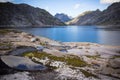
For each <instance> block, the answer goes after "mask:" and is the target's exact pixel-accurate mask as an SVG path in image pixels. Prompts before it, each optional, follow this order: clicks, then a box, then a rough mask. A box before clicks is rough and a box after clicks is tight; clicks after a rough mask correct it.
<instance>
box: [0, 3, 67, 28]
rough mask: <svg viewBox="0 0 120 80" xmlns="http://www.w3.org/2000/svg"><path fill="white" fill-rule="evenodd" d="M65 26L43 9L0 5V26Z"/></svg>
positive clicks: (28, 6) (19, 5) (7, 4)
mask: <svg viewBox="0 0 120 80" xmlns="http://www.w3.org/2000/svg"><path fill="white" fill-rule="evenodd" d="M3 25H4V26H6V25H8V26H10V25H12V26H33V25H35V26H46V25H65V24H64V23H63V22H61V21H60V20H58V19H57V18H54V17H53V16H52V15H51V14H50V13H49V12H47V11H46V10H44V9H40V8H35V7H32V6H30V5H28V4H14V3H11V2H6V3H0V26H3Z"/></svg>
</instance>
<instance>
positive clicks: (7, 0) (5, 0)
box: [0, 0, 13, 2]
mask: <svg viewBox="0 0 120 80" xmlns="http://www.w3.org/2000/svg"><path fill="white" fill-rule="evenodd" d="M11 1H13V0H0V2H11Z"/></svg>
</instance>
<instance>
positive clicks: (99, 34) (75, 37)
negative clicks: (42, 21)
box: [19, 26, 120, 45]
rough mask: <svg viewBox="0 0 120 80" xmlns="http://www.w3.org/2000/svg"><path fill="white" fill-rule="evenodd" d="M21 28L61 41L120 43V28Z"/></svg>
mask: <svg viewBox="0 0 120 80" xmlns="http://www.w3.org/2000/svg"><path fill="white" fill-rule="evenodd" d="M19 29H20V30H22V31H25V32H29V33H32V34H33V35H37V36H43V37H47V38H50V39H53V40H57V41H61V42H93V43H100V44H106V45H120V29H98V28H97V26H67V27H66V26H60V27H58V26H54V27H52V26H51V27H48V28H19Z"/></svg>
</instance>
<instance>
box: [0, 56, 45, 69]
mask: <svg viewBox="0 0 120 80" xmlns="http://www.w3.org/2000/svg"><path fill="white" fill-rule="evenodd" d="M1 60H2V61H3V62H4V63H5V64H6V65H8V66H9V67H11V68H14V69H18V70H28V71H36V70H46V69H47V67H46V66H44V65H41V64H37V63H34V62H33V61H31V60H30V59H29V58H25V57H17V56H1Z"/></svg>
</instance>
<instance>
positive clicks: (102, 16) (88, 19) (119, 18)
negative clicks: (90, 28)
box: [67, 2, 120, 25]
mask: <svg viewBox="0 0 120 80" xmlns="http://www.w3.org/2000/svg"><path fill="white" fill-rule="evenodd" d="M119 14H120V2H119V3H113V4H112V5H110V6H109V7H108V8H107V9H106V10H104V11H102V12H101V11H99V10H96V11H89V12H87V13H86V12H85V13H83V14H82V15H80V16H78V17H76V18H75V19H73V20H72V21H69V22H67V24H69V25H120V15H119Z"/></svg>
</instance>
